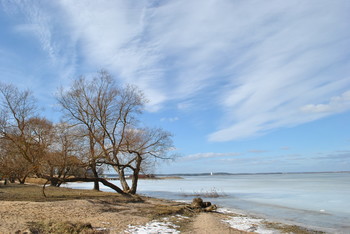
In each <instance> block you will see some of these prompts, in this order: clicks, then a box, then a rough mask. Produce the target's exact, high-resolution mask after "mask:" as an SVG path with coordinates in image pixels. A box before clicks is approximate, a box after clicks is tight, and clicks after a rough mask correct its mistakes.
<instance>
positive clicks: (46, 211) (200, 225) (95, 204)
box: [0, 185, 247, 233]
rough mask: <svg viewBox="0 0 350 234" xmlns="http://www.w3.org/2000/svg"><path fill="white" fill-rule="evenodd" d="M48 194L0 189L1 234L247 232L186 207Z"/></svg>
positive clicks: (88, 194)
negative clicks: (76, 230) (77, 230)
mask: <svg viewBox="0 0 350 234" xmlns="http://www.w3.org/2000/svg"><path fill="white" fill-rule="evenodd" d="M24 191H26V192H27V193H24ZM45 193H46V195H47V197H46V198H45V197H44V196H43V194H42V192H41V187H39V186H35V185H24V186H23V185H11V186H6V187H5V186H2V187H0V198H1V201H0V220H1V223H0V233H26V232H27V233H49V232H53V233H59V232H61V233H70V232H71V230H73V228H75V229H79V232H81V233H142V232H143V233H145V232H146V233H157V232H172V233H180V232H181V233H247V232H244V231H239V230H235V229H233V228H231V227H230V225H229V224H227V223H224V222H222V221H221V219H222V217H220V214H217V213H201V212H194V211H191V210H189V209H188V208H186V207H187V206H188V204H184V203H178V202H172V201H167V200H161V199H155V198H149V197H139V196H133V197H123V196H121V195H118V194H115V193H106V192H95V191H88V190H74V189H64V188H51V187H48V188H47V189H46V192H45ZM77 197H78V198H79V199H76V198H77ZM75 229H74V230H75ZM67 230H68V231H67ZM79 232H78V233H79Z"/></svg>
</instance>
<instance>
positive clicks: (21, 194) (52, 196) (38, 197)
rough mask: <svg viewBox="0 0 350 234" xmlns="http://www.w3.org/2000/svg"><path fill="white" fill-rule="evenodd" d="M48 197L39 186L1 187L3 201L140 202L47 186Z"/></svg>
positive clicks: (92, 192)
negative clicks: (96, 200) (107, 200)
mask: <svg viewBox="0 0 350 234" xmlns="http://www.w3.org/2000/svg"><path fill="white" fill-rule="evenodd" d="M45 194H46V197H45V196H44V194H43V192H42V186H38V185H27V184H24V185H21V184H9V185H6V186H0V200H2V201H35V202H47V201H62V200H75V199H78V200H79V199H98V198H113V199H118V200H120V201H123V202H126V201H134V200H135V199H136V200H137V199H138V200H140V198H139V197H137V196H133V197H125V196H122V195H120V194H117V193H108V192H99V191H93V190H80V189H79V190H77V189H69V188H58V187H51V186H47V187H46V189H45Z"/></svg>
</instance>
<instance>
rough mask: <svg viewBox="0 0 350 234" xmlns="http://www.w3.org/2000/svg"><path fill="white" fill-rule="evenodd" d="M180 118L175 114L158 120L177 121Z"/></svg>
mask: <svg viewBox="0 0 350 234" xmlns="http://www.w3.org/2000/svg"><path fill="white" fill-rule="evenodd" d="M179 119H180V118H179V117H177V116H175V117H169V118H161V119H160V121H162V122H170V123H172V122H175V121H178V120H179Z"/></svg>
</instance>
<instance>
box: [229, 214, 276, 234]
mask: <svg viewBox="0 0 350 234" xmlns="http://www.w3.org/2000/svg"><path fill="white" fill-rule="evenodd" d="M262 221H264V220H263V219H256V218H250V217H239V216H237V217H231V218H229V219H226V220H223V222H226V223H228V224H229V225H230V226H231V227H232V228H235V229H238V230H242V231H247V232H256V233H260V234H277V233H279V232H278V231H276V230H270V229H266V228H265V227H264V225H263V224H262Z"/></svg>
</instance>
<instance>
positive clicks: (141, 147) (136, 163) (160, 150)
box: [121, 128, 175, 194]
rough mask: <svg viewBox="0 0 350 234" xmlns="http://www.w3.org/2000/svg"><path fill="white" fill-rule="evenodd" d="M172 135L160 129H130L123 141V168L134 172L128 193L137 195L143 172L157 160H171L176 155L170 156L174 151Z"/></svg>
mask: <svg viewBox="0 0 350 234" xmlns="http://www.w3.org/2000/svg"><path fill="white" fill-rule="evenodd" d="M171 136H172V135H171V134H170V133H169V132H167V131H164V130H162V129H160V128H143V129H128V130H127V131H126V134H125V137H124V141H123V145H122V146H123V148H122V151H123V154H124V156H125V157H124V159H123V162H122V166H121V167H122V168H124V169H130V170H131V171H132V185H131V188H130V190H129V191H128V192H129V193H131V194H135V193H136V191H137V184H138V178H139V174H140V172H141V171H145V170H146V169H147V167H148V166H149V165H151V164H154V163H155V162H156V160H169V159H173V158H174V157H175V154H171V155H169V152H170V151H171V150H172V149H173V142H172V139H171Z"/></svg>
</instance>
